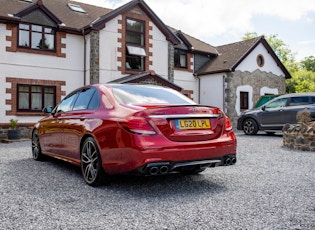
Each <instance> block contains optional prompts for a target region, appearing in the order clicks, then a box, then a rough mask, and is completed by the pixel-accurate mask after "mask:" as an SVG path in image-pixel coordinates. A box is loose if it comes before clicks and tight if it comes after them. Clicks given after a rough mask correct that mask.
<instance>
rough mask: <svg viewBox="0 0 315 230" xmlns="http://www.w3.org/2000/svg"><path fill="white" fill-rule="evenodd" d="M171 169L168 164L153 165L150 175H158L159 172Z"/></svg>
mask: <svg viewBox="0 0 315 230" xmlns="http://www.w3.org/2000/svg"><path fill="white" fill-rule="evenodd" d="M168 171H169V167H168V166H167V165H162V166H159V167H158V166H153V167H150V168H149V170H148V172H149V174H150V175H153V176H154V175H158V174H167V173H168Z"/></svg>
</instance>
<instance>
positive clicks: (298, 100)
mask: <svg viewBox="0 0 315 230" xmlns="http://www.w3.org/2000/svg"><path fill="white" fill-rule="evenodd" d="M307 104H309V97H304V96H302V97H291V101H290V106H297V105H307Z"/></svg>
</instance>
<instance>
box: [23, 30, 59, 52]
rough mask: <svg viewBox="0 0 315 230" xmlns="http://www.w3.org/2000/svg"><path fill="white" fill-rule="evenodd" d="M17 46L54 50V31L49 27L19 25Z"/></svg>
mask: <svg viewBox="0 0 315 230" xmlns="http://www.w3.org/2000/svg"><path fill="white" fill-rule="evenodd" d="M19 46H20V47H24V48H30V49H39V50H55V30H54V29H53V28H51V27H45V26H39V25H30V24H20V25H19Z"/></svg>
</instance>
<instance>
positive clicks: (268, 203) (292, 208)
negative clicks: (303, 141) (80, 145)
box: [0, 133, 315, 230]
mask: <svg viewBox="0 0 315 230" xmlns="http://www.w3.org/2000/svg"><path fill="white" fill-rule="evenodd" d="M237 139H238V152H237V154H238V162H237V163H236V165H234V166H229V167H217V168H210V169H207V170H206V171H205V172H203V173H201V174H200V175H195V176H180V175H169V176H163V177H131V176H117V177H115V178H114V181H113V182H112V184H111V185H110V186H102V187H98V188H93V187H89V186H88V185H86V184H85V182H84V181H83V178H82V176H81V174H80V170H79V168H77V167H74V166H72V165H69V164H67V163H63V162H60V161H58V160H53V159H48V160H46V161H44V162H35V161H34V160H32V158H31V147H30V145H31V143H30V141H25V142H18V143H11V144H0V199H1V200H0V201H1V204H0V208H1V209H0V229H19V230H20V229H45V230H46V229H111V230H112V229H152V230H153V229H189V230H190V229H286V230H287V229H288V230H296V229H303V230H304V229H315V170H314V163H315V152H302V151H293V150H289V149H286V148H283V147H282V136H281V135H276V136H266V135H264V134H262V135H257V136H245V135H243V134H242V133H237Z"/></svg>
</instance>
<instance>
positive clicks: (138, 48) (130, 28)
mask: <svg viewBox="0 0 315 230" xmlns="http://www.w3.org/2000/svg"><path fill="white" fill-rule="evenodd" d="M144 39H145V24H144V22H143V21H138V20H133V19H127V20H126V69H127V70H136V71H144V69H145V67H144V63H145V57H146V51H145V41H144Z"/></svg>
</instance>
